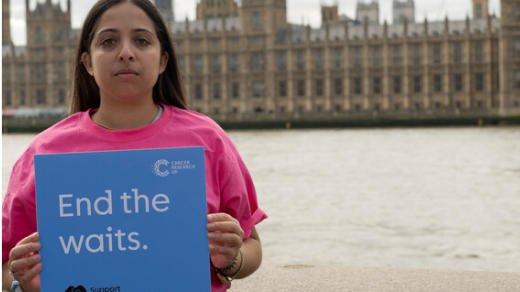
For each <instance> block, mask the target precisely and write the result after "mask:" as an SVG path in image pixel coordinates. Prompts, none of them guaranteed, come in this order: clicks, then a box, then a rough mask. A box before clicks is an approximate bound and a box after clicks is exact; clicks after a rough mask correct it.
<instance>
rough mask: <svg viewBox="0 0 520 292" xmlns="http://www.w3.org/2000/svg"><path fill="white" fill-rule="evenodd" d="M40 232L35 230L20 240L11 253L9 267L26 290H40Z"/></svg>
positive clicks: (30, 291)
mask: <svg viewBox="0 0 520 292" xmlns="http://www.w3.org/2000/svg"><path fill="white" fill-rule="evenodd" d="M38 239H39V234H38V232H35V233H33V234H31V235H29V236H27V237H26V238H24V239H22V240H20V242H18V243H17V244H16V246H15V247H13V249H11V252H10V253H9V261H8V262H7V268H8V269H9V273H10V274H12V275H13V276H14V277H15V278H16V280H18V282H19V283H20V286H21V287H22V289H23V290H24V291H25V292H33V291H40V271H41V270H42V264H41V263H40V255H39V254H38V250H40V243H39V242H38Z"/></svg>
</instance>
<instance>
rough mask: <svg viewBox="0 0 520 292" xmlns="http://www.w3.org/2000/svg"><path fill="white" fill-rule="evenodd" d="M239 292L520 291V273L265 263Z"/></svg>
mask: <svg viewBox="0 0 520 292" xmlns="http://www.w3.org/2000/svg"><path fill="white" fill-rule="evenodd" d="M238 291H255V292H264V291H265V292H267V291H269V292H271V291H277V292H282V291H298V292H307V291H320V292H324V291H327V292H329V291H340V292H404V291H406V292H444V291H446V292H520V273H496V272H470V271H446V270H439V271H436V270H401V269H385V268H353V267H339V266H311V265H286V266H279V265H273V264H263V265H262V266H261V267H260V269H259V270H258V271H257V272H256V273H255V274H253V275H251V276H250V277H248V278H246V279H242V280H235V281H234V282H233V286H232V288H231V289H230V292H238Z"/></svg>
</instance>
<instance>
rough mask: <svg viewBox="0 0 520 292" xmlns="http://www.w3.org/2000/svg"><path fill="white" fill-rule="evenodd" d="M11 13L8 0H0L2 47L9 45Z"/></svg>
mask: <svg viewBox="0 0 520 292" xmlns="http://www.w3.org/2000/svg"><path fill="white" fill-rule="evenodd" d="M10 17H11V13H10V5H9V0H2V45H9V44H11V19H10Z"/></svg>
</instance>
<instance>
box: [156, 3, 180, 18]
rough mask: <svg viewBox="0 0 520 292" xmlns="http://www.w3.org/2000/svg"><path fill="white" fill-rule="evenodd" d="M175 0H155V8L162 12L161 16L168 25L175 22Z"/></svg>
mask: <svg viewBox="0 0 520 292" xmlns="http://www.w3.org/2000/svg"><path fill="white" fill-rule="evenodd" d="M172 2H173V0H155V6H156V7H157V9H158V10H159V11H160V12H161V15H162V17H163V19H164V21H166V23H167V24H170V23H173V22H174V21H175V14H174V11H173V6H174V4H173V3H172Z"/></svg>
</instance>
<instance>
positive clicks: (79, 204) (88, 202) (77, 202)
mask: <svg viewBox="0 0 520 292" xmlns="http://www.w3.org/2000/svg"><path fill="white" fill-rule="evenodd" d="M81 202H85V203H86V204H87V215H88V216H90V215H92V208H91V207H90V200H89V198H79V199H76V213H77V215H78V216H81V211H80V210H81Z"/></svg>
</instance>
